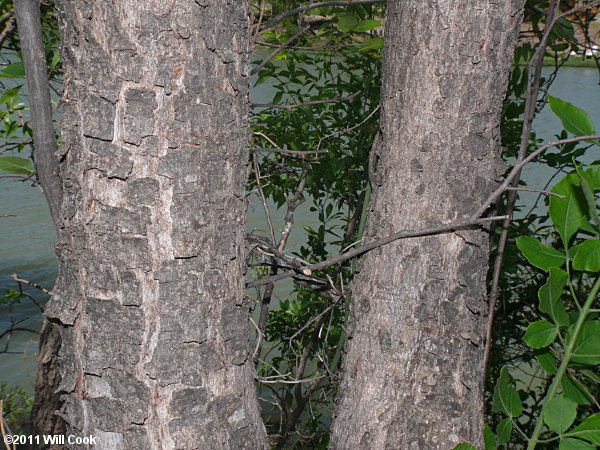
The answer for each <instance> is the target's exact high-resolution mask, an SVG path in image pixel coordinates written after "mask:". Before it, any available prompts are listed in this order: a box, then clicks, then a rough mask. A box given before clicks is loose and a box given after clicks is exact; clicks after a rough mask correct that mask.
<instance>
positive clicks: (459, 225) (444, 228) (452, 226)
mask: <svg viewBox="0 0 600 450" xmlns="http://www.w3.org/2000/svg"><path fill="white" fill-rule="evenodd" d="M505 218H506V216H496V217H485V218H482V219H471V220H467V221H459V222H453V223H449V224H445V225H438V226H434V227H427V228H422V229H419V230H403V231H399V232H397V233H394V234H391V235H389V236H386V237H384V238H381V239H376V240H374V241H372V242H370V243H368V244H365V245H363V246H361V247H359V248H357V249H355V250H352V251H350V252H348V253H344V254H342V255H338V256H335V257H333V258H329V259H327V260H325V261H322V262H320V263H316V264H310V265H308V266H306V267H304V268H303V270H302V273H304V274H305V275H311V274H312V272H313V271H314V270H319V269H324V268H325V267H328V266H331V265H334V264H338V263H340V262H344V261H347V260H349V259H352V258H355V257H357V256H359V255H362V254H363V253H366V252H368V251H370V250H373V249H374V248H377V247H381V246H382V245H386V244H389V243H391V242H394V241H397V240H398V239H407V238H412V237H419V236H429V235H432V234H440V233H447V232H449V231H456V230H459V229H464V228H469V227H473V226H476V225H481V224H484V223H487V222H493V221H496V220H503V219H505ZM296 274H297V272H296V271H287V272H285V273H281V274H278V275H274V276H270V277H266V278H261V279H260V280H256V281H252V282H250V283H247V284H246V288H252V287H257V286H262V285H264V284H269V283H273V282H275V281H279V280H283V279H284V278H288V277H294V276H296Z"/></svg>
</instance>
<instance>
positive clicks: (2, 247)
mask: <svg viewBox="0 0 600 450" xmlns="http://www.w3.org/2000/svg"><path fill="white" fill-rule="evenodd" d="M270 89H271V88H270V86H269V85H268V84H263V85H260V86H259V87H258V89H256V90H254V91H253V99H254V101H255V102H266V101H269V100H271V96H272V93H271V91H270ZM551 94H552V95H554V96H557V97H560V98H562V99H563V100H567V101H570V102H572V103H574V104H575V105H577V106H578V107H580V108H582V109H584V110H586V111H588V112H589V113H590V114H591V115H592V116H593V118H594V120H595V123H596V124H597V128H598V129H600V109H599V107H598V105H600V86H598V73H597V72H596V71H595V70H593V69H583V68H564V69H562V70H561V72H560V73H559V76H558V79H557V80H556V82H555V83H554V85H553V86H552V89H551ZM534 128H535V130H536V132H537V134H538V136H540V137H542V138H544V139H546V140H547V139H551V138H552V137H553V134H555V133H557V132H558V131H560V129H561V128H562V127H561V126H560V121H559V120H558V119H557V118H556V117H555V116H553V115H552V113H551V112H549V110H548V109H546V110H545V111H543V112H542V113H541V114H540V115H539V117H538V118H537V119H536V121H535V123H534ZM592 152H593V153H592ZM592 152H591V153H589V154H588V155H586V158H585V159H586V160H587V161H592V160H595V159H598V158H599V157H600V152H598V151H597V149H592ZM550 176H552V171H549V170H548V169H547V168H545V167H543V166H539V165H538V166H535V165H532V166H530V167H528V168H526V170H525V171H524V177H525V179H526V181H527V182H528V184H529V185H530V186H532V187H543V186H544V185H545V184H546V181H547V179H548V178H549V177H550ZM535 197H536V196H535V195H533V194H532V195H527V194H526V195H523V196H522V201H523V202H524V203H525V204H527V203H530V202H532V199H533V198H535ZM5 215H14V216H15V217H0V293H3V292H5V291H6V290H7V289H14V288H15V286H16V284H15V283H14V281H12V279H11V277H10V274H12V273H17V274H18V275H19V276H20V277H21V278H24V279H27V280H30V281H32V282H35V283H38V284H40V285H42V286H45V287H46V288H49V289H51V288H52V285H53V283H54V279H55V277H56V259H55V257H54V253H53V250H52V246H53V243H54V242H55V239H56V236H55V232H54V228H53V225H52V222H51V219H50V215H49V213H48V208H47V206H46V203H45V200H44V196H43V194H42V192H41V191H40V190H39V189H37V188H34V187H31V186H30V185H28V184H25V183H21V182H14V181H9V180H8V179H6V178H0V216H5ZM296 217H297V220H296V222H297V225H298V226H296V227H295V229H296V232H295V233H294V234H292V236H291V238H290V248H291V249H292V250H294V249H297V247H298V246H299V244H300V238H301V236H302V233H301V230H302V225H304V224H308V223H311V222H312V221H313V219H312V218H311V216H310V214H309V212H308V205H303V207H300V208H299V210H298V212H297V213H296ZM282 219H283V217H282V214H275V215H274V217H273V220H274V222H275V225H277V223H281V221H282ZM248 228H249V229H256V228H259V229H264V228H265V226H264V220H263V211H262V208H261V207H260V205H259V204H258V203H257V204H256V205H255V206H254V207H253V208H250V210H249V215H248ZM298 230H300V231H298ZM288 286H289V285H288ZM285 289H286V288H285V285H283V286H282V289H280V290H279V291H278V292H280V293H283V292H285ZM288 289H289V287H288ZM27 291H28V292H30V293H32V294H35V295H36V296H39V292H37V291H36V290H35V289H32V288H29V289H28V290H27ZM280 295H284V294H280ZM13 318H14V319H15V320H24V321H23V322H22V323H20V324H19V326H22V327H30V328H37V327H39V323H40V315H39V310H37V308H35V307H34V306H31V305H29V304H28V305H26V306H17V307H15V308H14V314H13ZM10 319H11V317H8V316H6V315H4V316H2V317H0V330H1V329H4V328H5V325H6V324H7V323H8V322H9V321H10ZM4 344H5V340H4V339H3V340H0V350H2V349H3V348H4ZM36 347H37V342H36V339H35V337H34V336H33V335H31V334H29V333H18V334H17V335H15V336H13V340H12V341H11V343H10V350H12V351H22V352H24V354H23V355H9V354H0V382H8V383H10V384H12V385H21V386H23V387H24V388H26V389H27V390H28V391H30V392H31V390H32V388H33V383H34V376H35V352H36Z"/></svg>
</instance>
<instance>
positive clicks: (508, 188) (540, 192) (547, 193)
mask: <svg viewBox="0 0 600 450" xmlns="http://www.w3.org/2000/svg"><path fill="white" fill-rule="evenodd" d="M506 190H507V191H525V192H537V193H538V194H544V195H552V196H554V197H558V198H565V196H564V195H560V194H557V193H556V192H550V191H545V190H543V189H529V188H523V187H519V188H517V187H512V186H509V187H507V188H506Z"/></svg>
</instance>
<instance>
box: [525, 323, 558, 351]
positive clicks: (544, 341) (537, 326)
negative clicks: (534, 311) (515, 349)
mask: <svg viewBox="0 0 600 450" xmlns="http://www.w3.org/2000/svg"><path fill="white" fill-rule="evenodd" d="M557 334H558V328H557V327H556V325H554V324H551V323H550V322H546V321H545V320H538V321H537V322H533V323H532V324H531V325H529V326H528V327H527V331H526V332H525V336H523V341H525V343H526V344H527V345H528V346H530V347H531V348H543V347H547V346H548V345H550V344H552V342H554V339H556V336H557Z"/></svg>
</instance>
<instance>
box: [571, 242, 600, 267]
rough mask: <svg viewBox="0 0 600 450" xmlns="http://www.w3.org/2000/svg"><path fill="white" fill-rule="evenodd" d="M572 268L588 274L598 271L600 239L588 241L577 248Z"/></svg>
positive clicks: (599, 265)
mask: <svg viewBox="0 0 600 450" xmlns="http://www.w3.org/2000/svg"><path fill="white" fill-rule="evenodd" d="M573 268H574V269H576V270H587V271H590V272H598V271H600V239H588V240H587V241H584V242H583V243H581V244H579V245H578V246H577V254H576V255H575V258H574V259H573Z"/></svg>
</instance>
